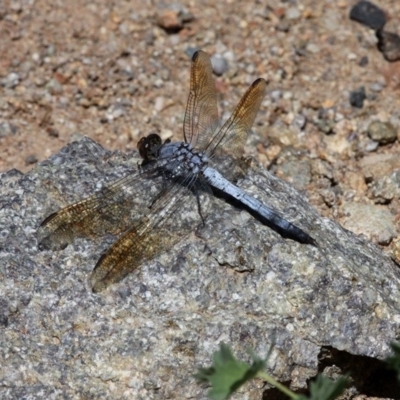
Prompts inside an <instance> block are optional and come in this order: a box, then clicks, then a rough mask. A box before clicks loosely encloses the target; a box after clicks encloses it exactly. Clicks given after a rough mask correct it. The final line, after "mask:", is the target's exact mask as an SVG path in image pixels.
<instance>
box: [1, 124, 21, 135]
mask: <svg viewBox="0 0 400 400" xmlns="http://www.w3.org/2000/svg"><path fill="white" fill-rule="evenodd" d="M17 132H18V128H17V127H16V126H15V125H13V124H11V123H10V122H1V123H0V138H1V137H6V136H13V135H15V134H16V133H17Z"/></svg>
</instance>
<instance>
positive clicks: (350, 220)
mask: <svg viewBox="0 0 400 400" xmlns="http://www.w3.org/2000/svg"><path fill="white" fill-rule="evenodd" d="M343 212H344V213H345V214H346V217H345V218H343V220H342V222H343V226H344V227H345V228H346V229H349V230H350V231H352V232H354V233H356V234H358V235H360V234H363V235H364V236H366V237H367V238H368V239H369V240H373V241H376V242H377V243H379V244H383V245H385V244H389V243H390V242H391V240H392V239H393V238H394V237H396V236H397V234H396V227H395V224H394V215H393V214H391V213H390V211H388V210H387V209H384V208H382V207H380V206H376V205H370V204H358V203H350V204H345V206H344V207H343Z"/></svg>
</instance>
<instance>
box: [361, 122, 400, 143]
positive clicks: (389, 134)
mask: <svg viewBox="0 0 400 400" xmlns="http://www.w3.org/2000/svg"><path fill="white" fill-rule="evenodd" d="M367 131H368V136H369V137H370V138H371V139H372V140H374V141H376V142H378V143H379V144H387V143H392V142H394V141H395V140H396V139H397V131H396V129H395V128H394V126H393V125H392V124H391V123H390V122H381V121H372V122H371V123H370V124H369V126H368V129H367Z"/></svg>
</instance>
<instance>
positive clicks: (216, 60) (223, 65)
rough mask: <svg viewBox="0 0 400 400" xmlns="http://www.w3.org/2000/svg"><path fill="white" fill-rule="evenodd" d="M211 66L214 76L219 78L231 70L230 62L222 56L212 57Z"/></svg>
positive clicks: (215, 55)
mask: <svg viewBox="0 0 400 400" xmlns="http://www.w3.org/2000/svg"><path fill="white" fill-rule="evenodd" d="M211 64H212V66H213V71H214V74H215V75H217V76H221V75H223V74H224V73H225V72H227V71H228V69H229V64H228V61H227V60H226V59H225V58H224V57H223V56H221V55H220V54H214V55H212V56H211Z"/></svg>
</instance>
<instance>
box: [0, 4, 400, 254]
mask: <svg viewBox="0 0 400 400" xmlns="http://www.w3.org/2000/svg"><path fill="white" fill-rule="evenodd" d="M354 4H355V2H352V1H315V0H307V1H301V2H299V1H298V2H296V1H280V2H279V1H255V2H251V1H246V2H245V1H233V0H226V1H218V2H214V1H199V2H194V1H185V2H183V1H182V2H180V3H177V2H174V3H168V2H155V1H149V0H142V1H135V0H132V1H118V2H112V1H107V2H106V1H99V0H94V1H90V2H89V1H87V2H82V1H68V2H63V1H49V0H37V1H34V0H16V1H3V2H1V3H0V54H1V58H0V171H7V170H9V169H11V168H17V169H19V170H21V171H27V170H29V169H30V168H32V166H33V165H34V164H35V163H36V162H38V161H42V160H44V159H46V158H47V157H49V156H50V155H51V154H53V153H55V152H57V150H58V149H60V148H61V147H62V146H64V145H65V144H66V143H68V142H70V141H73V140H77V139H79V138H81V137H82V136H84V135H87V136H90V137H91V138H93V139H94V140H96V141H98V142H100V143H101V144H102V145H103V146H105V147H106V148H108V149H111V150H116V149H119V150H122V151H130V150H132V149H135V148H136V143H137V141H138V139H139V138H140V137H142V136H143V135H146V134H148V133H150V132H158V133H160V134H161V135H162V137H163V138H164V139H165V138H168V137H172V136H174V138H175V139H181V138H182V128H181V126H182V121H183V116H184V110H185V103H186V99H187V95H188V86H189V70H190V56H191V54H192V53H193V51H194V50H195V49H203V50H205V51H207V52H208V53H209V54H210V55H212V56H213V57H214V58H215V61H216V64H217V66H216V70H217V72H218V70H219V74H220V75H221V76H218V77H216V84H217V88H218V93H219V100H220V101H219V104H220V107H221V111H222V116H223V118H226V117H227V116H228V115H229V114H228V113H229V112H231V111H232V110H233V108H234V106H235V105H236V103H237V102H238V100H239V98H240V96H241V94H243V93H244V91H245V90H246V88H247V87H248V86H249V84H251V82H252V81H253V80H255V79H256V78H257V77H260V76H261V77H264V78H265V79H267V80H268V82H269V85H268V93H267V96H266V98H265V100H264V102H263V104H262V107H261V111H260V112H259V114H258V117H257V122H256V124H255V127H254V132H255V133H253V134H251V135H250V139H249V141H248V145H247V147H246V152H247V154H249V155H252V156H254V157H256V158H257V159H258V160H259V161H260V162H261V163H263V164H264V165H265V166H267V167H269V168H270V169H271V170H272V172H274V173H275V174H277V175H278V176H280V177H282V178H283V179H286V180H288V181H290V182H292V183H293V184H294V185H295V186H296V187H297V188H298V189H299V190H301V191H303V192H304V194H305V195H306V196H307V197H308V198H309V200H310V202H311V203H312V204H313V205H315V206H316V207H317V208H318V210H319V211H320V212H321V213H322V214H323V215H326V216H328V217H330V218H333V219H336V220H338V221H339V222H341V223H343V224H344V225H345V226H346V227H347V228H348V229H351V230H353V231H354V232H356V233H360V234H364V235H366V236H367V237H368V238H369V239H371V240H373V241H374V242H376V243H378V244H381V245H382V246H384V247H385V248H386V249H387V250H388V251H391V252H392V254H394V256H395V257H396V255H399V254H400V250H399V247H400V246H399V243H398V239H396V237H398V234H399V231H400V229H399V219H400V217H399V215H400V202H399V197H400V195H399V192H400V175H399V174H397V175H393V173H394V172H396V173H397V171H399V170H400V161H398V160H397V155H398V154H399V139H398V138H397V139H396V138H395V137H393V132H392V139H391V140H392V142H391V143H384V141H383V142H382V141H381V140H372V139H371V138H370V136H369V135H368V132H367V131H368V127H369V126H370V124H371V122H373V121H378V122H379V123H381V124H382V123H383V124H385V123H387V122H389V123H390V124H391V126H390V127H391V129H392V131H393V130H394V135H395V136H396V135H397V137H399V134H398V130H399V125H400V107H399V103H400V101H399V96H398V94H399V82H400V64H399V63H398V62H397V63H390V62H388V61H386V60H385V59H384V57H383V56H382V53H380V52H379V51H378V50H377V39H376V36H375V32H374V31H373V30H372V29H369V28H367V27H366V26H363V25H361V24H358V23H356V22H354V21H351V20H350V19H349V11H350V9H351V7H352V6H353V5H354ZM376 4H377V5H378V6H379V7H381V8H382V9H383V10H384V11H385V13H386V16H387V18H388V19H389V20H392V21H396V18H397V17H398V16H400V3H399V2H398V1H396V0H392V1H382V2H379V3H376ZM361 87H364V89H365V94H366V99H365V101H364V103H363V107H362V108H357V107H353V106H352V105H351V104H350V101H349V97H350V92H352V91H357V90H359V89H360V88H361ZM381 127H382V126H381V125H378V128H379V129H380V128H381ZM395 139H396V140H395ZM393 140H394V141H393ZM393 176H394V178H393ZM388 177H390V179H389V178H388ZM397 178H399V180H396V179H397ZM385 179H386V180H385ZM388 179H389V181H388ZM382 182H383V183H382ZM374 185H375V186H374ZM379 185H380V186H379ZM382 185H383V186H382ZM385 185H386V186H385ZM377 186H378V188H377ZM379 188H380V189H379ZM379 190H380V191H379ZM388 192H389V193H388ZM354 204H356V205H360V204H361V206H360V207H361V208H360V207H359V208H357V206H354ZM366 206H368V207H369V208H368V207H367V208H366ZM366 217H367V219H366ZM370 217H371V218H372V220H371V219H370ZM371 221H377V223H376V224H375V223H371ZM379 224H381V225H382V224H383V227H382V226H377V225H379ZM371 225H373V226H372V227H371ZM375 225H376V226H375ZM396 246H397V247H396Z"/></svg>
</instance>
